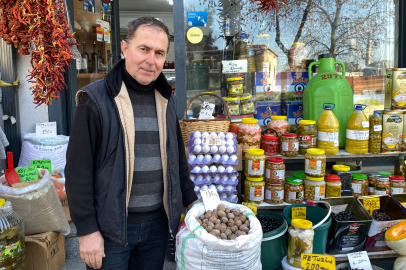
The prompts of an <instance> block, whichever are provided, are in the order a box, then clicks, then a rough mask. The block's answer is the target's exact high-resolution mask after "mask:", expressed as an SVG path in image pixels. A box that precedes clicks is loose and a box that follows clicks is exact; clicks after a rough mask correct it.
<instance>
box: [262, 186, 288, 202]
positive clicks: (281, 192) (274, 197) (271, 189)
mask: <svg viewBox="0 0 406 270" xmlns="http://www.w3.org/2000/svg"><path fill="white" fill-rule="evenodd" d="M284 198H285V189H284V185H283V183H273V184H271V183H266V184H265V202H266V203H270V204H281V203H283V199H284Z"/></svg>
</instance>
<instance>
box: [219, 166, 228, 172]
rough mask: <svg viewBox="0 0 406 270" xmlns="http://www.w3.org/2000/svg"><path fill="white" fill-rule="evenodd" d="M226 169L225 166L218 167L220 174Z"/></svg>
mask: <svg viewBox="0 0 406 270" xmlns="http://www.w3.org/2000/svg"><path fill="white" fill-rule="evenodd" d="M225 169H226V168H224V166H219V167H218V170H219V172H224V170H225Z"/></svg>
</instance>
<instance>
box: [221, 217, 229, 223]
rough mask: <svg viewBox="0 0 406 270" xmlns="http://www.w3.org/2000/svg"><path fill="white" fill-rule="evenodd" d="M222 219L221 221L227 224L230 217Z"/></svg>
mask: <svg viewBox="0 0 406 270" xmlns="http://www.w3.org/2000/svg"><path fill="white" fill-rule="evenodd" d="M220 221H221V223H224V224H227V222H228V218H226V217H222V218H221V220H220Z"/></svg>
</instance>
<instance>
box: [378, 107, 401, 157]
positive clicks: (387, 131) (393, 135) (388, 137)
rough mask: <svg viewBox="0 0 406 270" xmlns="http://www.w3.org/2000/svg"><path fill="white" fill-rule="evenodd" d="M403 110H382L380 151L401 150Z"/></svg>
mask: <svg viewBox="0 0 406 270" xmlns="http://www.w3.org/2000/svg"><path fill="white" fill-rule="evenodd" d="M403 116H404V113H403V111H387V110H385V111H384V112H383V117H382V153H391V152H400V151H401V150H402V135H403V125H404V123H403V120H404V119H403Z"/></svg>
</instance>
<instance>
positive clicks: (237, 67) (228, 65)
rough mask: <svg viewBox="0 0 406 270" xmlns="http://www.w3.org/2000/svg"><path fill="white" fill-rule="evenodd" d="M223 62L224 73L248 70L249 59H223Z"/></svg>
mask: <svg viewBox="0 0 406 270" xmlns="http://www.w3.org/2000/svg"><path fill="white" fill-rule="evenodd" d="M221 63H222V64H223V73H224V74H230V73H245V72H247V66H248V65H247V63H248V62H247V60H232V61H221Z"/></svg>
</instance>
